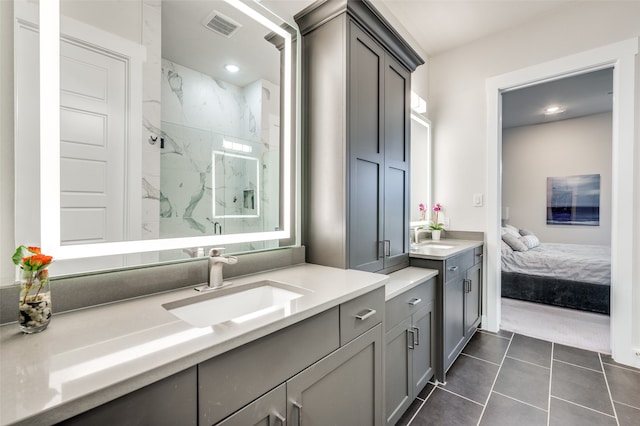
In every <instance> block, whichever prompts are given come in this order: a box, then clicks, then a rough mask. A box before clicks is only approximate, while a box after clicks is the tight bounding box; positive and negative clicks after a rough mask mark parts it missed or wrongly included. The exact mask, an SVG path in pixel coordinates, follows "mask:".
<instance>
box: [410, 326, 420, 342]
mask: <svg viewBox="0 0 640 426" xmlns="http://www.w3.org/2000/svg"><path fill="white" fill-rule="evenodd" d="M411 329H412V330H413V331H414V336H415V339H416V340H414V341H413V345H414V346H420V329H419V328H418V327H411Z"/></svg>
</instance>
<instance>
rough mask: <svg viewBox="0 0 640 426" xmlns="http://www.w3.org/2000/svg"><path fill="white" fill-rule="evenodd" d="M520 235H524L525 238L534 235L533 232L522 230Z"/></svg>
mask: <svg viewBox="0 0 640 426" xmlns="http://www.w3.org/2000/svg"><path fill="white" fill-rule="evenodd" d="M518 232H519V233H520V235H522V236H523V237H524V236H526V235H533V232H531V231H529V230H528V229H521V230H520V231H518Z"/></svg>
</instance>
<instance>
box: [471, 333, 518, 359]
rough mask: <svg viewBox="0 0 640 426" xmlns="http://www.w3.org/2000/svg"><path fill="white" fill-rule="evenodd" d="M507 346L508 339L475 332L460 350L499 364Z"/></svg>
mask: <svg viewBox="0 0 640 426" xmlns="http://www.w3.org/2000/svg"><path fill="white" fill-rule="evenodd" d="M508 347H509V340H507V339H505V338H502V337H498V336H496V335H494V334H489V333H476V334H474V335H473V337H472V338H471V340H470V341H469V343H468V344H467V346H466V347H465V348H464V349H463V350H462V352H463V353H465V354H469V355H471V356H475V357H477V358H480V359H483V360H485V361H489V362H494V363H496V364H500V363H501V362H502V358H504V354H505V352H507V348H508Z"/></svg>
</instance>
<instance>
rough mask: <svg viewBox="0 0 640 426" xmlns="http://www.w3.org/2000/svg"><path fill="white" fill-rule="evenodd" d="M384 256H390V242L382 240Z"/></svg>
mask: <svg viewBox="0 0 640 426" xmlns="http://www.w3.org/2000/svg"><path fill="white" fill-rule="evenodd" d="M384 255H385V256H386V257H389V256H391V240H384Z"/></svg>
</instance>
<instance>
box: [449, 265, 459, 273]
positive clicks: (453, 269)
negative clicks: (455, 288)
mask: <svg viewBox="0 0 640 426" xmlns="http://www.w3.org/2000/svg"><path fill="white" fill-rule="evenodd" d="M449 270H450V271H452V272H453V271H457V270H458V267H457V266H449Z"/></svg>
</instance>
